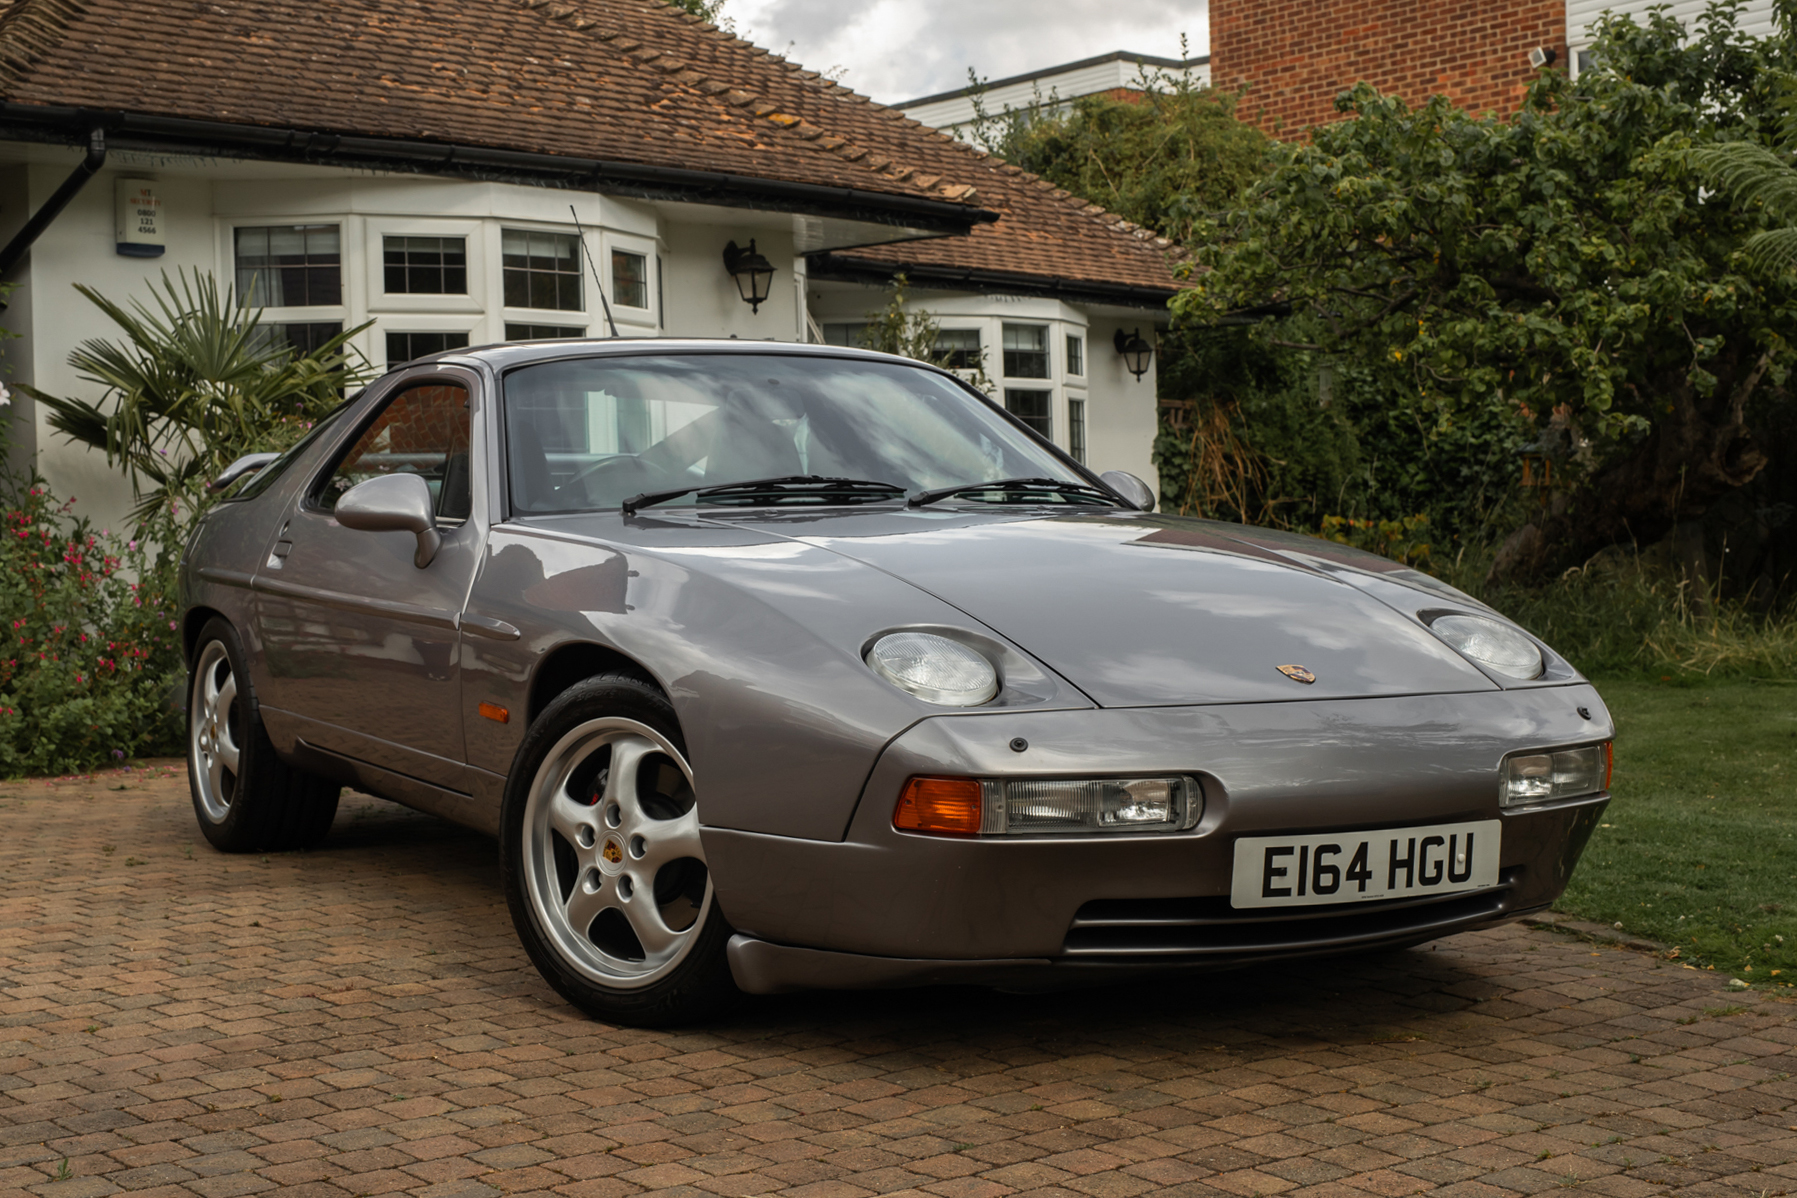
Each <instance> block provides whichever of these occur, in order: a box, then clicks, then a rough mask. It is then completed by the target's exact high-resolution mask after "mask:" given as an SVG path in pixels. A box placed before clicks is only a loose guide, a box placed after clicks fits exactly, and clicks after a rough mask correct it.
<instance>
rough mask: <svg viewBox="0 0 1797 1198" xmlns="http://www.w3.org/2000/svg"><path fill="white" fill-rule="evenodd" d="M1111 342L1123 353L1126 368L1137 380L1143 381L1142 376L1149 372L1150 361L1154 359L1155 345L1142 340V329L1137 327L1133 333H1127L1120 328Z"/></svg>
mask: <svg viewBox="0 0 1797 1198" xmlns="http://www.w3.org/2000/svg"><path fill="white" fill-rule="evenodd" d="M1111 344H1113V345H1115V346H1116V347H1117V352H1118V353H1119V354H1121V355H1123V367H1124V369H1125V370H1128V371H1129V372H1130V373H1131V374H1133V375H1135V376H1136V381H1137V382H1141V381H1142V376H1143V375H1145V374H1147V373H1148V365H1149V363H1150V362H1152V361H1154V346H1152V345H1150V344H1148V342H1146V341H1144V340H1142V330H1141V329H1137V330H1136V331H1135V332H1133V333H1125V332H1124V331H1123V330H1122V329H1118V330H1117V335H1116V336H1115V337H1113V338H1112V339H1111Z"/></svg>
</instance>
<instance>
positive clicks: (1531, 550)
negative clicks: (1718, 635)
mask: <svg viewBox="0 0 1797 1198" xmlns="http://www.w3.org/2000/svg"><path fill="white" fill-rule="evenodd" d="M1768 360H1769V359H1768V357H1761V358H1759V360H1758V361H1757V362H1754V363H1753V364H1752V368H1751V370H1745V369H1736V370H1733V371H1724V370H1718V371H1717V374H1718V376H1719V378H1720V379H1721V380H1722V382H1721V384H1719V385H1718V386H1717V387H1716V389H1715V392H1714V393H1712V394H1711V395H1709V396H1702V395H1699V394H1697V393H1696V391H1695V390H1693V389H1692V388H1691V386H1690V385H1689V384H1688V383H1686V382H1684V381H1683V380H1680V382H1679V383H1678V385H1677V386H1676V387H1673V388H1670V389H1668V390H1667V391H1664V392H1661V393H1659V394H1658V395H1657V396H1654V397H1653V401H1654V402H1653V410H1654V417H1655V419H1654V424H1653V428H1652V430H1651V431H1650V432H1649V433H1648V435H1647V436H1646V437H1645V438H1644V439H1643V440H1641V441H1640V442H1638V443H1637V444H1635V445H1634V446H1633V447H1632V448H1630V449H1627V450H1625V451H1623V452H1622V453H1621V454H1620V455H1619V456H1617V457H1616V458H1614V459H1613V460H1612V461H1611V462H1610V463H1609V464H1608V465H1605V466H1603V467H1600V468H1599V469H1598V470H1597V471H1596V472H1594V473H1593V474H1592V475H1591V476H1590V477H1589V478H1588V479H1586V480H1585V481H1584V482H1583V483H1582V484H1581V485H1579V486H1578V487H1576V488H1574V489H1573V490H1571V491H1568V492H1560V493H1558V494H1556V495H1554V497H1553V501H1552V502H1550V503H1549V504H1547V505H1546V506H1545V507H1544V508H1543V509H1542V510H1541V512H1540V513H1539V514H1538V515H1537V516H1536V517H1535V518H1534V519H1532V520H1530V522H1529V523H1527V524H1525V525H1523V527H1521V528H1519V529H1517V530H1516V531H1515V532H1513V533H1511V534H1510V536H1509V537H1507V538H1506V539H1505V540H1504V543H1503V544H1502V545H1501V546H1499V548H1498V552H1497V557H1496V558H1495V560H1494V561H1493V562H1492V565H1491V573H1490V575H1489V576H1488V577H1487V579H1486V581H1487V582H1488V583H1495V582H1535V581H1541V580H1542V579H1545V578H1549V577H1552V576H1553V575H1554V574H1556V573H1558V572H1559V571H1561V570H1563V569H1565V568H1567V567H1569V566H1576V565H1580V564H1582V563H1583V562H1586V561H1588V560H1590V558H1591V556H1592V555H1593V554H1595V553H1596V552H1597V551H1598V550H1600V549H1603V548H1604V547H1606V546H1609V545H1615V544H1619V543H1625V542H1632V543H1634V544H1638V545H1651V544H1653V543H1654V542H1656V541H1658V540H1660V539H1661V538H1662V537H1664V536H1666V535H1667V534H1669V533H1670V532H1671V531H1672V530H1673V527H1674V526H1675V525H1677V524H1679V523H1681V522H1683V521H1695V520H1698V519H1700V518H1701V517H1702V516H1703V514H1704V512H1706V511H1708V510H1709V507H1710V505H1711V504H1713V503H1715V502H1716V500H1718V499H1720V498H1721V497H1722V496H1724V495H1726V494H1728V493H1729V492H1730V491H1733V490H1734V489H1735V488H1737V487H1741V486H1745V485H1746V484H1747V483H1748V482H1750V481H1752V479H1753V477H1754V476H1755V475H1756V474H1758V473H1759V472H1760V471H1761V470H1762V469H1763V468H1764V467H1765V465H1766V460H1767V459H1766V454H1765V452H1764V451H1763V450H1761V449H1760V447H1759V446H1758V445H1757V444H1755V442H1754V439H1753V434H1752V433H1751V432H1750V431H1749V430H1748V428H1747V425H1746V423H1745V421H1744V420H1743V416H1742V412H1743V409H1744V408H1745V406H1746V403H1747V398H1748V396H1750V395H1751V394H1752V393H1753V389H1754V388H1755V387H1756V386H1757V385H1758V384H1759V381H1760V378H1761V376H1762V375H1763V374H1764V373H1765V370H1766V365H1767V362H1768ZM1747 364H1748V363H1746V362H1743V363H1741V366H1742V367H1746V366H1747ZM1743 375H1745V377H1742V376H1743ZM1731 380H1739V382H1738V384H1737V385H1735V386H1732V387H1731V386H1728V385H1727V384H1728V383H1729V382H1730V381H1731ZM1706 577H1707V574H1706ZM1693 582H1694V583H1695V582H1696V579H1693ZM1706 598H1707V595H1706Z"/></svg>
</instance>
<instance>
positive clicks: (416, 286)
mask: <svg viewBox="0 0 1797 1198" xmlns="http://www.w3.org/2000/svg"><path fill="white" fill-rule="evenodd" d="M381 250H382V255H381V258H382V267H383V269H384V273H385V275H386V292H387V294H388V295H467V294H468V241H467V239H466V238H464V237H386V238H382V243H381Z"/></svg>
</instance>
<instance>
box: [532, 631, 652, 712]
mask: <svg viewBox="0 0 1797 1198" xmlns="http://www.w3.org/2000/svg"><path fill="white" fill-rule="evenodd" d="M600 674H628V675H630V676H631V677H633V678H636V679H637V680H639V681H641V682H646V683H648V684H649V685H650V686H653V687H654V688H655V689H656V690H658V691H660V692H661V694H662V697H663V698H668V699H670V700H671V696H669V695H668V690H667V688H666V687H665V686H663V685H662V684H661V683H660V682H659V681H658V680H657V679H656V677H655V675H654V674H652V673H650V672H649V671H648V670H647V669H645V668H644V667H643V664H642V663H641V662H639V661H637V660H636V659H635V658H633V657H630V656H629V655H627V654H624V653H620V652H619V651H618V650H616V649H613V648H611V647H610V646H609V645H598V644H594V643H593V642H591V641H574V642H571V643H569V644H565V645H558V646H556V648H555V649H553V650H551V651H550V653H549V655H548V656H547V657H545V658H544V659H543V661H542V663H541V664H540V665H538V666H537V668H536V672H535V673H534V674H533V675H532V677H531V680H530V698H529V700H528V702H527V704H526V712H525V723H526V725H527V726H528V725H529V724H534V723H536V720H537V717H538V716H540V715H542V714H543V709H544V708H546V707H548V706H549V705H550V704H551V703H553V702H555V699H556V696H557V695H560V694H561V693H562V692H563V691H565V690H567V689H568V688H569V687H571V686H573V685H574V684H575V683H578V682H584V681H585V680H586V679H588V678H593V677H596V676H598V675H600Z"/></svg>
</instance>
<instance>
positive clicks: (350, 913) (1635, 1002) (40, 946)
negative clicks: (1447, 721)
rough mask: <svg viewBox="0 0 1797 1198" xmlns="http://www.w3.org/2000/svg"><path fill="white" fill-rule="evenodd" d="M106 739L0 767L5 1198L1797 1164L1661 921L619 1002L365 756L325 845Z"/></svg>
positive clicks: (1508, 1173)
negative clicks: (596, 1005)
mask: <svg viewBox="0 0 1797 1198" xmlns="http://www.w3.org/2000/svg"><path fill="white" fill-rule="evenodd" d="M124 777H125V776H124V775H120V774H114V775H111V776H110V777H109V778H102V779H98V780H94V781H86V782H82V781H75V782H65V783H57V784H54V785H51V784H45V783H43V782H34V783H33V782H28V783H7V784H0V804H11V806H9V807H8V808H7V817H8V820H9V823H8V825H7V831H8V837H7V838H5V840H4V841H0V877H4V878H6V879H7V885H6V886H5V887H4V888H0V1198H11V1196H12V1195H13V1194H21V1195H25V1194H29V1195H38V1196H41V1198H101V1196H103V1195H108V1194H114V1193H129V1194H131V1195H133V1196H134V1198H135V1196H140V1195H141V1196H144V1198H192V1196H194V1195H199V1196H201V1198H239V1196H241V1195H253V1194H260V1193H263V1192H269V1193H271V1194H272V1193H273V1192H274V1191H275V1190H277V1189H278V1190H280V1191H281V1193H282V1195H283V1196H284V1198H285V1196H288V1195H291V1196H292V1198H353V1196H355V1195H369V1196H373V1195H380V1194H388V1193H402V1192H403V1193H405V1194H408V1195H412V1196H423V1198H498V1196H499V1195H508V1196H512V1195H536V1194H539V1193H541V1194H559V1195H563V1196H565V1198H627V1196H629V1195H635V1194H639V1193H643V1192H645V1191H649V1192H654V1193H656V1194H657V1195H661V1196H665V1198H683V1196H692V1198H706V1196H708V1195H715V1196H718V1198H752V1196H753V1198H759V1196H762V1195H771V1194H780V1195H783V1196H786V1198H860V1196H862V1195H873V1194H879V1195H885V1194H901V1195H913V1194H916V1195H923V1194H929V1195H934V1196H936V1198H1005V1196H1007V1195H1011V1194H1018V1193H1021V1194H1029V1195H1031V1196H1032V1198H1050V1196H1057V1198H1137V1196H1138V1195H1146V1194H1153V1195H1155V1196H1156V1198H1160V1196H1161V1195H1168V1196H1170V1198H1219V1196H1221V1195H1244V1196H1246V1195H1253V1194H1262V1195H1273V1194H1280V1195H1284V1196H1290V1198H1368V1196H1369V1195H1380V1196H1386V1198H1404V1196H1407V1195H1409V1194H1413V1193H1425V1192H1426V1193H1429V1194H1431V1195H1438V1196H1440V1198H1514V1196H1515V1195H1519V1194H1535V1193H1551V1192H1558V1191H1559V1190H1561V1189H1563V1188H1567V1187H1577V1188H1580V1189H1582V1190H1585V1191H1588V1192H1591V1193H1594V1194H1601V1195H1605V1196H1606V1198H1657V1196H1659V1195H1672V1194H1675V1193H1677V1194H1681V1195H1688V1196H1689V1198H1707V1196H1708V1195H1712V1194H1714V1195H1725V1194H1726V1195H1730V1196H1731V1198H1732V1196H1734V1195H1758V1194H1759V1193H1761V1192H1762V1191H1764V1192H1765V1193H1767V1194H1768V1195H1771V1194H1778V1193H1780V1192H1794V1193H1797V1132H1793V1130H1792V1128H1793V1126H1797V1083H1793V1082H1792V1081H1790V1080H1789V1075H1790V1074H1792V1073H1793V1072H1797V1069H1794V1068H1793V1065H1794V1064H1797V1004H1789V1003H1784V1002H1780V1001H1776V1000H1773V999H1768V998H1766V997H1765V996H1763V995H1758V994H1748V995H1741V996H1736V995H1732V994H1731V995H1728V996H1727V997H1726V999H1724V998H1723V994H1724V991H1723V988H1722V986H1721V985H1719V984H1718V979H1717V978H1716V977H1715V975H1713V974H1709V973H1708V972H1707V971H1694V970H1685V969H1681V968H1678V967H1677V966H1675V965H1670V964H1668V963H1667V962H1664V961H1660V960H1656V959H1655V958H1653V957H1651V956H1647V955H1643V954H1637V953H1633V952H1626V951H1604V952H1600V953H1598V954H1597V955H1592V954H1591V952H1590V949H1589V947H1588V946H1586V945H1584V944H1582V943H1580V942H1577V941H1573V940H1570V939H1564V938H1561V937H1560V936H1558V935H1556V934H1554V933H1551V932H1546V931H1540V930H1531V929H1526V928H1519V927H1508V928H1501V929H1497V930H1494V931H1488V932H1482V933H1477V934H1471V935H1463V936H1457V937H1453V938H1451V939H1449V940H1445V941H1442V942H1439V943H1438V944H1436V945H1432V946H1425V947H1424V948H1423V949H1420V950H1414V951H1410V952H1397V953H1385V954H1380V955H1377V956H1375V957H1372V958H1368V959H1366V960H1355V961H1351V962H1336V963H1330V962H1319V963H1316V964H1311V965H1296V966H1284V967H1279V968H1263V969H1255V970H1245V971H1241V972H1238V973H1234V974H1229V975H1220V976H1219V977H1218V978H1214V979H1201V980H1199V981H1195V982H1189V983H1174V982H1169V983H1164V984H1159V985H1157V986H1154V987H1148V988H1143V987H1135V988H1131V989H1129V990H1127V991H1119V992H1118V993H1119V996H1124V995H1126V996H1127V998H1128V1002H1126V1003H1117V1004H1114V1005H1113V1006H1112V1007H1110V1008H1107V1009H1111V1010H1114V1011H1117V1012H1122V1014H1113V1015H1112V1016H1111V1017H1110V1018H1109V1019H1107V1021H1106V1024H1105V1026H1104V1027H1103V1028H1102V1029H1101V1030H1093V1027H1092V1021H1091V1019H1090V1012H1091V1010H1092V1008H1093V1002H1094V1000H1095V998H1096V999H1102V998H1103V997H1104V996H1103V994H1102V993H1100V994H1097V995H1095V994H1094V993H1092V992H1082V993H1077V994H1069V995H1045V996H1033V997H1016V996H1011V997H1006V998H1004V999H1003V1000H1002V1002H1003V1003H1004V1004H1005V1007H1006V1010H1007V1012H1008V1018H1007V1019H1006V1020H1005V1021H1003V1022H1002V1023H1001V1022H999V1021H995V1020H993V1019H992V1018H991V1011H992V1009H993V1004H994V1003H995V1002H997V1001H1000V1000H998V999H997V997H996V996H994V995H992V994H989V993H985V992H981V991H972V990H968V991H959V990H957V991H939V992H934V993H930V992H924V993H917V992H911V993H904V994H877V993H876V994H860V993H857V994H847V995H790V996H784V997H781V998H777V999H761V1000H754V1001H752V1002H750V1003H748V1004H747V1005H746V1006H745V1007H744V1008H743V1010H742V1011H741V1012H740V1013H738V1014H737V1015H735V1016H733V1017H731V1018H729V1019H727V1020H723V1021H720V1022H719V1023H717V1024H716V1025H713V1026H710V1027H705V1028H698V1029H692V1028H688V1029H676V1030H673V1031H640V1030H632V1029H621V1028H612V1027H608V1026H606V1025H604V1024H600V1023H596V1022H593V1021H591V1020H588V1019H586V1018H584V1017H582V1016H581V1015H579V1014H578V1013H577V1012H574V1011H572V1010H570V1009H569V1008H568V1007H567V1006H566V1005H564V1004H563V1003H562V1002H561V1001H560V1000H559V999H558V998H557V997H556V996H555V995H554V994H553V992H551V991H550V990H549V989H548V988H547V987H546V986H545V985H544V984H543V983H542V982H541V981H540V980H539V979H538V977H537V975H536V973H535V971H534V970H533V969H531V967H530V965H529V962H528V961H527V960H526V959H525V957H524V955H523V953H522V951H521V950H520V949H519V947H518V945H517V941H516V939H515V937H514V935H513V933H512V929H511V925H510V920H509V917H508V916H507V914H506V909H505V903H504V899H503V895H502V894H501V893H500V891H499V888H498V880H497V877H496V872H495V869H494V864H493V850H492V845H491V843H490V842H488V841H485V840H482V839H481V838H479V837H477V836H473V835H470V834H467V833H463V832H461V831H458V830H456V829H454V828H451V827H449V826H447V825H444V824H441V823H438V822H436V821H434V820H431V819H428V818H426V817H423V816H419V815H415V814H413V813H410V812H406V811H403V810H401V809H399V808H396V807H393V806H391V805H389V804H386V803H382V802H378V801H376V800H371V799H367V798H364V797H362V796H356V795H349V796H346V800H345V802H344V805H343V810H342V813H341V814H340V816H339V822H338V824H337V826H336V828H335V829H333V832H332V837H331V839H330V840H329V841H328V842H327V843H326V845H325V846H324V847H323V848H321V849H319V850H317V851H314V852H311V853H307V854H303V855H291V856H283V855H278V854H277V855H270V858H269V860H268V861H267V862H266V863H264V862H261V861H260V860H251V859H243V858H232V857H226V856H222V855H220V854H216V853H214V852H212V851H211V849H209V848H208V847H206V846H205V844H204V842H203V841H201V840H200V839H199V838H198V836H197V834H196V833H195V830H194V828H193V824H192V815H191V812H190V810H189V808H188V805H187V799H186V795H185V790H184V786H185V784H184V780H182V779H180V778H179V777H168V778H152V779H149V780H147V781H146V780H145V779H144V778H143V777H142V775H141V774H140V775H138V776H136V777H134V778H132V779H131V780H130V781H129V782H128V783H127V784H128V785H131V786H132V787H133V789H131V790H128V791H124V792H117V791H112V790H110V789H108V787H109V786H110V785H113V784H116V782H115V781H114V780H116V779H121V778H124ZM95 820H100V821H104V822H105V823H106V824H107V826H108V827H110V828H114V829H116V831H114V832H110V833H109V836H115V837H119V838H128V839H129V840H130V842H131V843H132V844H133V845H134V846H136V847H134V850H133V851H134V853H135V855H137V856H139V857H140V858H143V859H146V860H147V861H148V862H150V864H149V865H146V866H145V867H143V868H141V869H136V870H134V871H133V872H131V873H127V874H125V875H123V876H121V877H112V876H111V875H110V874H109V873H108V871H107V869H106V867H105V865H104V863H103V861H101V860H100V859H99V854H98V852H97V849H96V847H95V846H94V844H93V843H92V837H91V835H89V832H88V829H89V828H90V826H91V823H92V821H95ZM188 847H191V848H192V850H193V852H192V856H191V858H190V857H189V856H188V855H187V853H186V852H185V851H184V850H185V848H188ZM152 867H153V868H152ZM114 872H116V871H114ZM101 876H105V877H108V878H109V880H108V881H107V882H106V883H105V885H104V887H103V888H100V889H96V888H95V887H94V886H93V885H92V884H91V882H90V881H89V879H91V878H94V877H101ZM1722 981H1724V982H1725V981H1726V979H1722ZM1724 1006H1729V1007H1733V1006H1744V1007H1746V1010H1745V1011H1743V1012H1742V1013H1740V1014H1738V1015H1731V1016H1726V1017H1717V1016H1710V1015H1707V1014H1705V1012H1706V1011H1707V1010H1710V1009H1719V1008H1722V1007H1724ZM1344 1013H1347V1014H1344ZM1693 1017H1695V1020H1696V1021H1695V1022H1693V1023H1689V1024H1685V1023H1681V1022H1680V1021H1681V1020H1684V1019H1690V1018H1693ZM96 1025H97V1026H99V1027H100V1028H102V1029H104V1034H97V1033H88V1032H87V1031H86V1028H88V1027H90V1026H96ZM1633 1057H1639V1058H1640V1062H1639V1063H1631V1058H1633ZM1555 1073H1557V1074H1559V1076H1558V1077H1553V1076H1550V1075H1551V1074H1555ZM1781 1075H1782V1076H1784V1077H1785V1078H1786V1079H1787V1080H1784V1081H1780V1080H1777V1079H1779V1078H1780V1077H1781ZM277 1094H278V1095H279V1096H280V1101H278V1102H277V1101H275V1095H277ZM1562 1094H1565V1095H1567V1097H1562V1096H1561V1095H1562ZM1544 1154H1545V1155H1544ZM65 1157H66V1158H67V1160H68V1162H69V1163H68V1166H67V1174H66V1175H61V1170H62V1162H63V1160H64V1159H65ZM59 1175H61V1179H60V1180H59V1179H58V1178H59Z"/></svg>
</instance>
